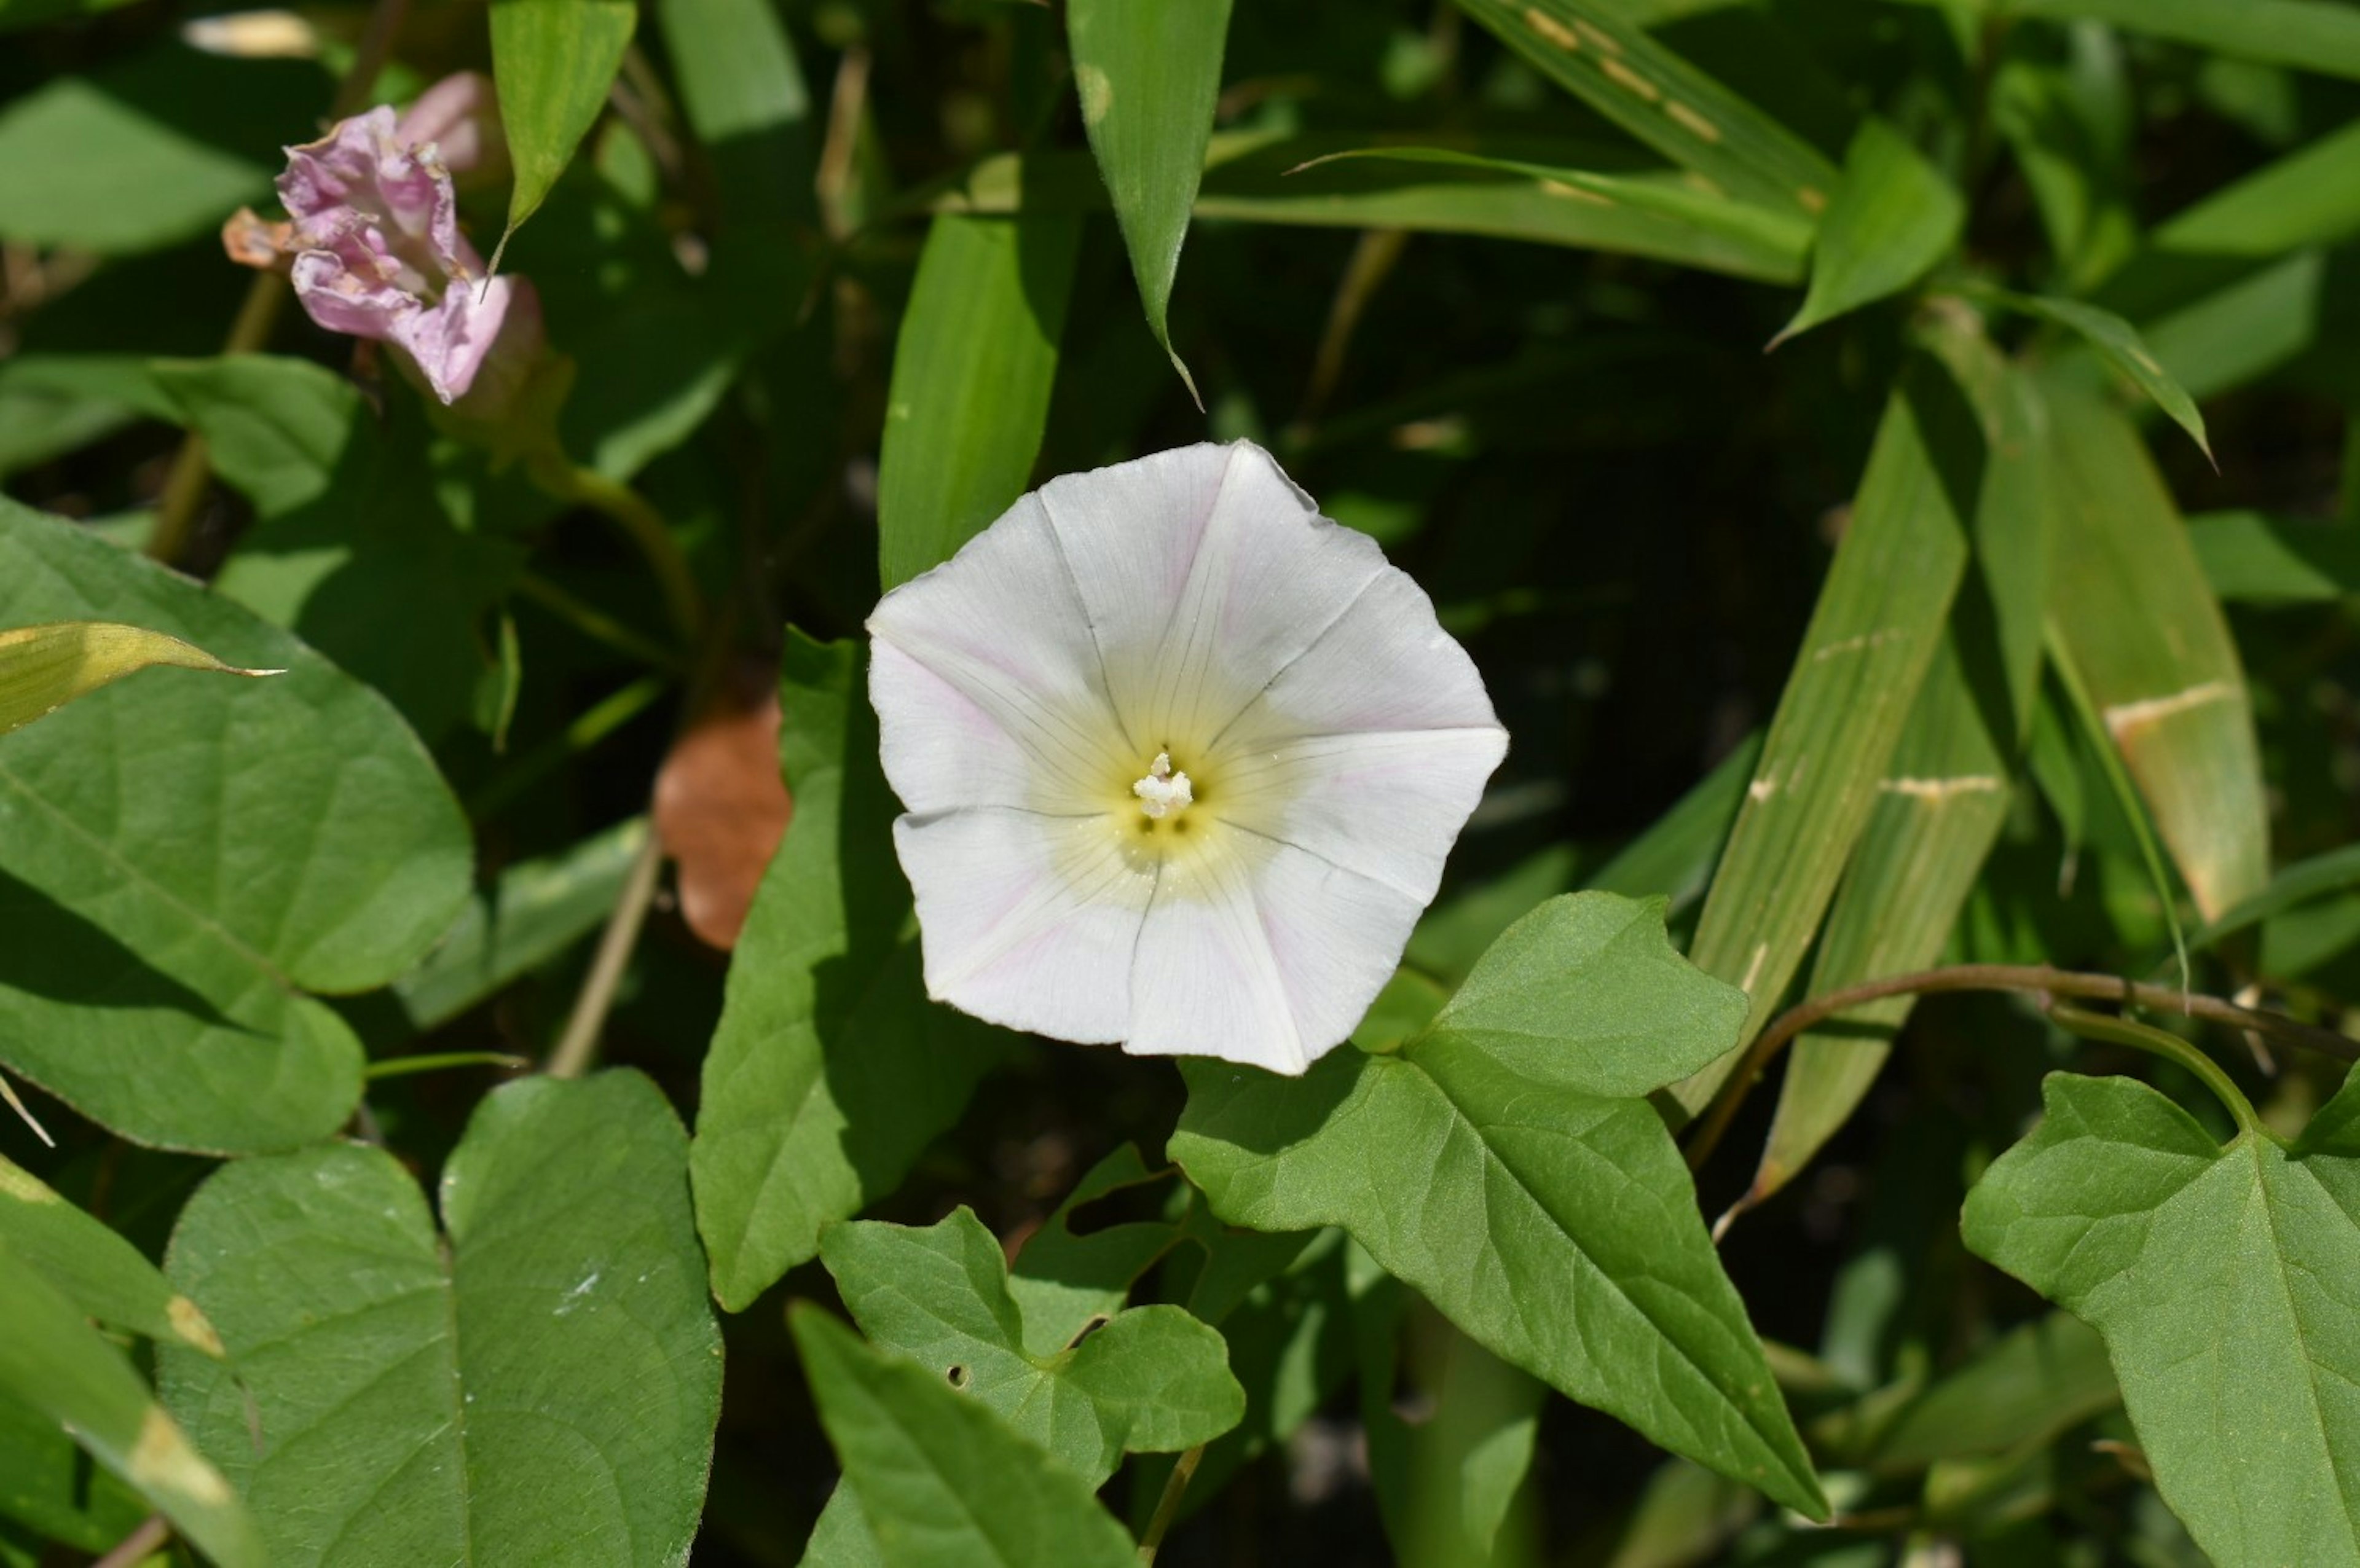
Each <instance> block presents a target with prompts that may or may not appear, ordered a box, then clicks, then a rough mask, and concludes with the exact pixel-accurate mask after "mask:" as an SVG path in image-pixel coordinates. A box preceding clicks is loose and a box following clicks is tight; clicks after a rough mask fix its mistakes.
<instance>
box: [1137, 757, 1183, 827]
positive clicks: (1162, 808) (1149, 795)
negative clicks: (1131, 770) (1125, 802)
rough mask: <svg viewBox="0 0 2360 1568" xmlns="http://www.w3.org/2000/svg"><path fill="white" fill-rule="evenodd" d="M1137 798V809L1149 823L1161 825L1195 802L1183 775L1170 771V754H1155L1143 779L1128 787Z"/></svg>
mask: <svg viewBox="0 0 2360 1568" xmlns="http://www.w3.org/2000/svg"><path fill="white" fill-rule="evenodd" d="M1131 793H1132V794H1134V795H1136V796H1138V797H1139V809H1140V810H1141V811H1143V812H1145V813H1146V814H1147V816H1148V819H1149V820H1150V821H1152V822H1161V821H1163V820H1164V818H1165V817H1168V816H1171V815H1173V814H1174V813H1175V812H1176V811H1180V810H1181V809H1182V808H1183V807H1185V806H1186V805H1187V804H1189V802H1191V801H1192V800H1195V799H1196V791H1195V789H1194V788H1193V787H1192V786H1191V785H1190V784H1189V782H1188V776H1187V775H1186V774H1185V773H1175V772H1173V771H1172V754H1171V753H1170V752H1168V751H1159V752H1157V753H1156V754H1155V761H1154V763H1153V765H1152V766H1151V767H1150V768H1148V770H1147V777H1146V778H1144V779H1141V780H1140V781H1139V782H1138V783H1136V784H1133V785H1132V786H1131Z"/></svg>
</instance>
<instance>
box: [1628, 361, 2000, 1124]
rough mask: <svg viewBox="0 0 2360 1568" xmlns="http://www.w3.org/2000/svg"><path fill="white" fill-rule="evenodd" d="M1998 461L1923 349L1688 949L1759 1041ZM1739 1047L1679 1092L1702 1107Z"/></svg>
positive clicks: (1923, 660)
mask: <svg viewBox="0 0 2360 1568" xmlns="http://www.w3.org/2000/svg"><path fill="white" fill-rule="evenodd" d="M1986 461H1987V452H1986V450H1985V442H1984V437H1983V432H1982V426H1981V423H1980V420H1979V419H1978V418H1977V416H1976V414H1975V412H1974V410H1973V409H1972V407H1971V406H1969V404H1968V403H1967V400H1966V398H1965V397H1964V396H1963V395H1962V394H1961V392H1960V390H1959V388H1958V386H1957V384H1956V383H1955V382H1954V381H1953V380H1952V379H1951V378H1950V375H1949V373H1948V372H1947V371H1945V370H1944V369H1943V368H1941V367H1940V366H1939V365H1938V364H1937V363H1936V362H1935V361H1934V360H1932V359H1931V358H1928V357H1919V358H1917V359H1914V360H1913V361H1912V362H1911V363H1910V365H1909V366H1908V367H1907V369H1906V370H1905V372H1904V374H1903V376H1902V381H1901V385H1900V386H1899V387H1897V388H1896V390H1895V392H1894V394H1893V396H1892V397H1891V399H1890V400H1889V401H1887V403H1886V404H1885V419H1884V421H1883V423H1882V424H1881V425H1880V426H1879V427H1878V430H1877V434H1876V444H1875V445H1874V447H1873V448H1872V449H1871V450H1870V452H1869V455H1868V471H1867V472H1866V473H1865V474H1863V475H1862V477H1861V482H1860V494H1859V496H1858V498H1857V499H1856V500H1855V501H1854V502H1853V504H1852V517H1851V521H1850V523H1849V525H1848V526H1847V527H1846V528H1845V531H1844V537H1843V542H1842V543H1841V545H1840V546H1839V547H1838V548H1837V550H1836V558H1835V562H1834V564H1833V565H1832V566H1830V568H1829V570H1828V576H1827V581H1826V583H1824V584H1823V585H1822V586H1821V587H1820V589H1819V603H1818V604H1817V605H1816V606H1815V607H1814V608H1813V610H1812V612H1811V622H1810V625H1809V626H1808V628H1807V629H1806V630H1805V631H1804V633H1803V647H1802V650H1801V651H1800V652H1799V653H1798V654H1797V657H1796V659H1795V667H1794V670H1793V671H1792V673H1790V674H1789V675H1788V676H1787V677H1786V690H1785V691H1783V692H1782V693H1780V695H1779V699H1778V711H1777V713H1776V714H1775V716H1774V717H1773V718H1772V720H1771V722H1770V735H1769V738H1768V739H1767V740H1766V741H1765V742H1764V743H1763V748H1762V761H1761V764H1760V766H1759V768H1758V769H1757V771H1756V772H1755V774H1754V780H1753V782H1752V783H1750V784H1748V785H1747V786H1746V799H1745V804H1744V806H1743V809H1741V810H1740V811H1739V812H1738V815H1737V825H1736V826H1735V827H1734V828H1732V830H1731V831H1730V835H1729V847H1728V849H1727V850H1726V851H1725V852H1724V853H1723V854H1722V855H1721V867H1720V869H1719V870H1718V871H1716V872H1715V873H1714V874H1713V880H1712V887H1711V890H1710V892H1708V893H1707V894H1706V895H1705V905H1704V912H1703V914H1702V915H1700V916H1699V918H1698V920H1697V932H1696V940H1695V941H1694V942H1691V943H1690V944H1689V947H1688V956H1689V957H1690V958H1691V959H1693V960H1694V961H1695V963H1696V965H1697V967H1698V968H1699V969H1701V970H1703V971H1704V972H1705V973H1706V974H1708V975H1716V976H1718V977H1720V978H1721V979H1723V980H1729V981H1732V982H1734V983H1736V984H1738V985H1742V986H1743V987H1744V989H1745V991H1746V994H1747V996H1749V997H1750V998H1751V999H1752V1004H1753V1010H1752V1013H1751V1015H1750V1016H1749V1018H1748V1020H1747V1024H1746V1028H1745V1029H1744V1030H1743V1035H1744V1036H1745V1037H1750V1036H1751V1035H1752V1034H1753V1033H1754V1030H1755V1029H1757V1028H1759V1027H1760V1025H1761V1024H1762V1023H1763V1022H1764V1021H1765V1020H1766V1019H1767V1018H1768V1017H1769V1015H1770V1010H1771V1009H1772V1008H1773V1007H1775V1005H1776V1004H1777V1001H1778V998H1779V997H1780V996H1783V995H1784V994H1785V992H1786V985H1787V982H1788V981H1790V980H1792V979H1793V978H1794V975H1795V970H1796V967H1797V965H1798V964H1801V962H1802V959H1803V954H1804V953H1806V952H1807V951H1808V949H1809V947H1810V945H1811V940H1812V938H1813V937H1814V936H1815V935H1816V934H1817V933H1818V930H1819V917H1820V916H1821V914H1823V913H1824V912H1825V911H1826V909H1827V907H1828V902H1829V900H1830V898H1832V897H1833V896H1834V893H1835V889H1836V881H1837V878H1838V877H1840V876H1841V873H1842V871H1843V867H1844V864H1845V862H1846V861H1847V860H1848V859H1849V858H1850V857H1851V855H1852V846H1853V844H1856V843H1857V842H1858V841H1859V838H1860V835H1861V833H1862V832H1863V830H1864V829H1865V828H1866V827H1867V825H1868V819H1869V816H1870V814H1871V812H1872V811H1874V809H1875V806H1876V803H1877V800H1879V798H1880V796H1881V793H1882V792H1881V791H1880V789H1878V786H1879V784H1880V783H1881V782H1882V781H1883V780H1884V779H1885V765H1886V763H1887V761H1888V760H1889V759H1890V758H1891V757H1892V755H1893V748H1894V746H1895V743H1896V742H1897V741H1898V740H1899V739H1900V736H1901V732H1902V729H1903V727H1904V726H1905V725H1906V724H1907V722H1908V716H1909V712H1910V708H1911V706H1912V704H1913V703H1914V702H1916V701H1917V688H1918V686H1919V684H1920V683H1921V682H1922V681H1924V679H1925V675H1926V670H1927V669H1928V666H1930V665H1931V664H1932V662H1933V659H1934V651H1935V648H1936V646H1937V645H1938V644H1939V641H1940V639H1941V636H1942V628H1943V626H1944V625H1945V624H1946V623H1947V621H1948V618H1949V615H1950V601H1951V599H1952V597H1953V596H1954V595H1955V594H1956V593H1957V591H1958V587H1959V583H1960V582H1961V579H1962V577H1963V576H1964V574H1965V569H1966V559H1967V527H1968V521H1969V519H1970V518H1972V517H1973V515H1974V510H1975V506H1976V504H1977V498H1978V496H1979V495H1981V493H1982V489H1983V469H1984V465H1985V463H1986ZM1734 1065H1735V1054H1734V1052H1733V1051H1732V1053H1731V1055H1730V1056H1729V1057H1727V1058H1725V1059H1724V1060H1722V1061H1721V1062H1716V1063H1713V1064H1712V1065H1711V1066H1710V1067H1709V1068H1708V1069H1707V1070H1706V1071H1704V1072H1702V1073H1699V1074H1697V1075H1696V1076H1695V1077H1693V1078H1690V1079H1689V1080H1688V1081H1687V1082H1686V1083H1681V1084H1679V1085H1678V1086H1677V1087H1676V1088H1675V1089H1674V1090H1673V1091H1672V1093H1673V1094H1674V1096H1675V1097H1676V1098H1677V1100H1678V1102H1679V1104H1680V1105H1682V1106H1683V1107H1684V1108H1685V1109H1686V1110H1688V1112H1689V1113H1690V1114H1694V1113H1695V1112H1697V1111H1699V1110H1701V1109H1702V1108H1703V1107H1704V1105H1706V1104H1707V1103H1708V1102H1709V1101H1710V1100H1711V1098H1712V1096H1713V1095H1714V1094H1715V1093H1717V1092H1718V1091H1719V1089H1720V1087H1721V1083H1722V1082H1723V1081H1724V1080H1726V1079H1727V1077H1728V1075H1729V1073H1730V1070H1731V1069H1732V1067H1734Z"/></svg>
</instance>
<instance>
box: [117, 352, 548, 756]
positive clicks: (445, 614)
mask: <svg viewBox="0 0 2360 1568" xmlns="http://www.w3.org/2000/svg"><path fill="white" fill-rule="evenodd" d="M155 373H156V377H157V380H158V382H159V383H160V384H161V385H162V387H164V389H165V391H166V393H167V394H168V395H169V397H172V398H174V399H175V400H176V401H177V402H178V403H179V404H180V409H181V412H182V414H183V416H184V417H185V418H186V419H187V420H188V422H189V425H190V427H191V429H192V430H196V431H197V433H199V434H200V435H202V436H203V437H204V438H205V441H206V446H207V451H208V452H209V454H210V456H211V457H212V460H213V468H214V470H215V472H216V473H218V474H220V475H221V477H222V479H223V480H224V483H226V484H228V485H232V486H234V487H235V488H236V489H238V490H241V491H243V492H245V494H246V495H247V496H248V497H249V498H250V499H252V501H253V502H254V506H255V511H256V513H257V525H256V527H255V528H253V529H252V530H251V531H249V532H248V533H247V534H246V537H245V538H243V539H240V540H239V541H238V546H237V549H236V550H235V552H234V553H233V554H232V555H231V557H230V559H229V561H227V562H226V563H225V564H224V566H223V567H222V570H221V572H220V574H219V575H218V576H217V577H216V578H215V580H214V583H213V586H214V588H215V589H216V590H217V591H218V592H220V593H224V594H225V595H227V596H228V597H230V598H232V599H235V600H236V601H237V602H238V603H240V604H245V605H246V607H247V608H249V609H251V610H253V611H254V612H255V613H256V614H257V615H261V616H262V617H263V618H265V619H266V620H268V621H270V622H272V623H274V624H276V625H279V626H285V627H287V628H288V629H289V630H290V631H292V632H294V633H295V634H296V635H297V636H299V637H302V638H303V639H304V640H305V641H307V642H309V643H311V645H312V646H313V647H315V648H318V649H319V650H320V651H321V652H322V653H324V654H326V655H327V656H328V657H329V658H331V659H334V660H335V661H336V663H337V664H338V665H339V666H341V667H342V668H343V669H344V670H348V671H349V672H351V673H352V674H354V675H356V676H358V677H359V678H360V679H362V680H363V681H367V682H368V683H369V684H370V685H372V686H375V687H376V688H377V690H378V691H383V692H384V693H385V694H386V696H387V697H388V698H390V699H391V700H392V702H393V704H394V706H396V707H398V708H399V709H400V710H401V711H402V713H403V715H404V716H405V717H407V718H408V719H409V720H410V723H411V724H413V725H415V726H416V727H417V729H418V731H419V734H420V735H421V736H422V737H423V738H424V739H426V740H427V741H428V742H430V743H432V742H436V741H440V740H441V739H442V738H443V735H445V734H446V733H447V732H448V731H449V730H450V728H451V727H452V726H453V724H457V723H459V722H461V721H462V720H464V719H466V718H468V717H469V716H470V715H471V713H472V712H473V709H474V704H475V687H476V685H477V683H478V682H479V681H480V680H481V678H482V676H483V674H484V672H485V670H486V667H487V662H488V661H487V657H486V651H485V648H486V639H485V637H484V635H483V630H482V624H483V623H484V622H485V620H486V617H487V614H488V612H489V611H490V609H491V606H492V605H493V604H496V603H497V601H498V599H499V598H500V596H501V594H503V593H505V592H506V591H507V589H508V584H509V583H510V582H511V581H513V580H514V578H515V576H516V573H517V572H518V570H519V568H520V567H521V565H522V563H523V553H522V551H521V550H520V549H519V547H518V546H517V545H515V544H513V543H510V542H508V541H507V540H504V539H492V538H487V537H486V536H484V535H482V534H478V533H470V532H464V531H462V530H461V529H459V528H456V527H454V526H453V523H452V522H451V519H450V517H449V515H448V514H447V513H446V512H445V511H444V509H443V504H442V502H441V500H440V499H439V498H438V497H437V496H436V494H435V490H434V485H433V474H432V469H431V467H430V466H429V463H428V460H427V455H426V451H425V441H426V430H425V428H424V425H423V423H422V422H421V419H420V417H419V414H418V409H417V406H416V404H415V403H414V402H413V401H411V400H410V399H408V398H407V397H401V396H400V395H399V394H397V395H396V397H395V398H394V399H393V403H394V412H393V418H392V419H391V421H390V423H391V428H390V429H388V428H386V425H387V422H388V421H386V420H384V419H380V418H379V416H378V414H377V411H376V410H375V409H374V408H371V407H370V406H369V403H368V400H367V399H366V398H365V397H362V396H361V394H360V392H359V390H358V389H357V388H356V387H354V386H353V384H352V383H351V382H349V381H347V380H345V379H344V377H343V376H338V375H336V374H335V373H334V372H333V371H330V370H327V369H325V368H323V367H322V366H320V365H313V364H311V362H310V361H308V360H300V359H286V358H279V357H276V356H272V355H267V354H232V355H228V356H225V357H224V358H221V359H213V360H197V361H186V362H179V363H171V362H167V363H161V364H158V365H157V366H156V367H155Z"/></svg>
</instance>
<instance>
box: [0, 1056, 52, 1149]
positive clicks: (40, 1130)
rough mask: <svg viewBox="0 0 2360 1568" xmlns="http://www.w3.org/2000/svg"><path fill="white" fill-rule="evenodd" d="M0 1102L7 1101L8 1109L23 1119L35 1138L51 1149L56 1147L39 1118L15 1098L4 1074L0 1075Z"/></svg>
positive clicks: (13, 1090)
mask: <svg viewBox="0 0 2360 1568" xmlns="http://www.w3.org/2000/svg"><path fill="white" fill-rule="evenodd" d="M0 1100H5V1101H7V1102H8V1108H9V1109H10V1110H12V1111H14V1112H16V1114H17V1115H18V1116H22V1117H23V1118H24V1119H25V1125H26V1126H27V1127H31V1128H32V1129H33V1136H34V1137H35V1138H39V1139H40V1140H41V1141H42V1142H43V1143H46V1144H48V1145H49V1147H50V1148H51V1149H55V1148H56V1147H57V1146H58V1140H57V1139H56V1138H51V1137H50V1136H49V1128H47V1127H43V1126H42V1125H41V1118H40V1117H38V1116H35V1115H34V1114H33V1108H32V1107H31V1106H30V1105H27V1104H25V1102H24V1101H22V1100H20V1099H18V1098H17V1097H16V1085H15V1084H14V1083H9V1082H8V1079H7V1077H6V1075H5V1074H0Z"/></svg>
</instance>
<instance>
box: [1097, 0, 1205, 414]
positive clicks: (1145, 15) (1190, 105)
mask: <svg viewBox="0 0 2360 1568" xmlns="http://www.w3.org/2000/svg"><path fill="white" fill-rule="evenodd" d="M1065 37H1066V41H1067V42H1068V43H1069V44H1070V45H1071V47H1072V49H1073V51H1074V85H1075V87H1076V90H1077V91H1078V92H1079V93H1080V94H1081V100H1082V128H1083V130H1085V131H1086V132H1087V133H1088V136H1089V141H1090V151H1091V152H1092V153H1093V154H1095V155H1096V156H1097V158H1098V172H1099V173H1100V174H1101V175H1103V176H1104V177H1105V179H1106V185H1107V190H1108V191H1109V192H1110V193H1112V195H1113V198H1114V215H1115V221H1116V222H1117V223H1120V225H1121V226H1122V243H1123V245H1124V247H1125V248H1126V249H1128V250H1129V251H1130V252H1131V273H1132V275H1133V276H1134V277H1136V278H1138V280H1139V299H1140V303H1141V304H1142V305H1144V306H1145V307H1146V308H1147V325H1148V329H1149V330H1150V331H1151V332H1154V334H1155V341H1156V343H1159V344H1161V345H1162V346H1163V349H1164V353H1165V354H1169V355H1170V356H1171V359H1172V368H1173V369H1175V370H1176V371H1178V372H1179V373H1180V379H1181V380H1182V381H1184V382H1185V383H1186V384H1187V387H1188V396H1189V397H1196V380H1195V378H1194V377H1192V376H1190V375H1189V374H1188V367H1187V366H1186V365H1183V364H1181V363H1180V356H1179V354H1176V353H1174V351H1173V348H1172V332H1171V329H1170V327H1169V325H1168V324H1167V322H1166V317H1167V316H1168V314H1169V312H1170V310H1171V305H1172V280H1173V278H1175V276H1176V275H1177V274H1178V272H1179V270H1180V242H1181V241H1182V240H1184V239H1185V238H1186V237H1187V235H1188V212H1189V209H1190V208H1191V206H1192V205H1193V204H1194V203H1195V201H1196V181H1197V180H1198V178H1199V177H1200V176H1201V175H1202V174H1203V172H1204V168H1205V142H1206V139H1207V137H1208V136H1211V135H1212V131H1213V104H1214V101H1215V100H1216V99H1217V98H1218V97H1219V96H1220V92H1221V50H1222V46H1223V45H1224V44H1225V43H1226V42H1227V41H1228V38H1229V0H1165V3H1163V4H1157V5H1136V4H1132V3H1131V0H1072V3H1071V4H1070V5H1067V6H1066V8H1065ZM1196 402H1197V405H1198V407H1200V408H1201V407H1202V406H1203V404H1204V399H1203V398H1201V397H1196Z"/></svg>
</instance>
